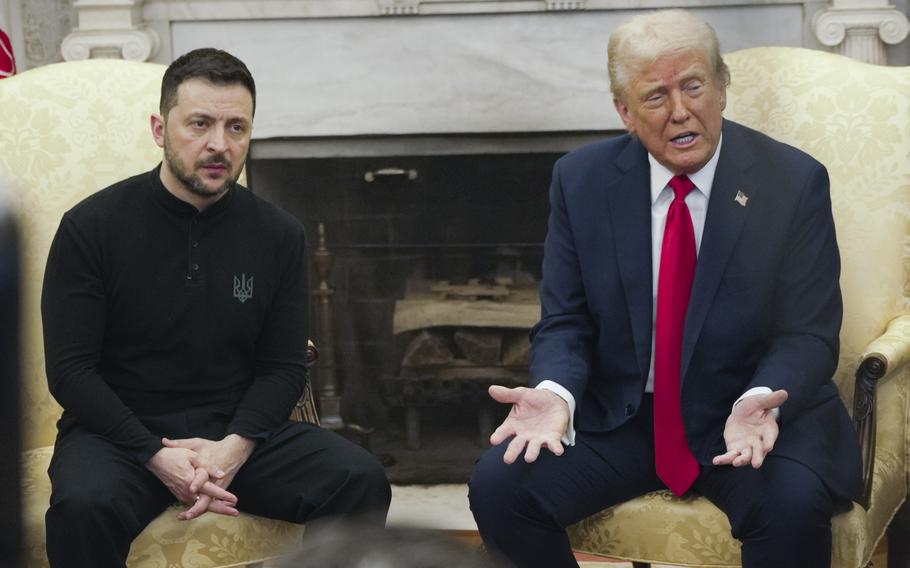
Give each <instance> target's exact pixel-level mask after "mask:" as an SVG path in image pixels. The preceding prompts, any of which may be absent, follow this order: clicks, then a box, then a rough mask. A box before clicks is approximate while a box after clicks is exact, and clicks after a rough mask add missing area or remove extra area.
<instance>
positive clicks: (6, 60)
mask: <svg viewBox="0 0 910 568" xmlns="http://www.w3.org/2000/svg"><path fill="white" fill-rule="evenodd" d="M7 4H8V3H7V2H6V0H0V79H3V78H4V77H9V76H10V75H15V74H16V58H15V57H13V43H12V42H11V41H10V39H9V35H8V31H9V20H8V19H7V15H8V6H7Z"/></svg>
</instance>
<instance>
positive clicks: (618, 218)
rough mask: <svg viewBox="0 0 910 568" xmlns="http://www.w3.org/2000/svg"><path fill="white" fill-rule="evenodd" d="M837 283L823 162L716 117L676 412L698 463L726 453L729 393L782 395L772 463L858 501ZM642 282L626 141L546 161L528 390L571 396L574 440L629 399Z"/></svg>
mask: <svg viewBox="0 0 910 568" xmlns="http://www.w3.org/2000/svg"><path fill="white" fill-rule="evenodd" d="M738 192H741V193H742V194H743V195H745V196H746V197H747V201H746V203H745V206H743V205H742V204H741V203H740V202H738V201H737V200H736V199H735V197H736V196H737V194H738ZM740 201H742V199H740ZM839 275H840V257H839V253H838V249H837V242H836V240H835V234H834V221H833V218H832V215H831V200H830V195H829V189H828V174H827V171H826V170H825V168H824V166H822V165H821V164H820V163H818V162H817V161H816V160H814V159H813V158H812V157H810V156H808V155H807V154H805V153H803V152H801V151H799V150H797V149H795V148H793V147H790V146H787V145H786V144H783V143H780V142H777V141H775V140H772V139H771V138H769V137H767V136H765V135H763V134H761V133H759V132H756V131H754V130H751V129H748V128H746V127H744V126H741V125H739V124H736V123H734V122H730V121H725V122H724V125H723V144H722V146H721V152H720V158H719V161H718V165H717V171H716V173H715V177H714V185H713V187H712V190H711V197H710V200H709V203H708V211H707V216H706V219H705V227H704V233H703V236H702V243H701V248H700V250H699V254H698V264H697V268H696V273H695V281H694V284H693V291H692V298H691V300H690V304H689V311H688V314H687V317H686V325H685V333H684V338H683V351H682V353H683V355H682V369H681V371H682V372H681V377H682V411H683V419H684V422H685V427H686V434H687V438H688V440H689V445H690V447H691V449H692V451H693V453H694V454H695V457H696V459H698V461H699V462H700V463H702V464H704V465H707V464H710V463H711V459H712V457H714V456H715V455H718V454H721V453H723V452H724V451H725V445H724V441H723V429H724V424H725V422H726V419H727V417H728V416H729V414H730V409H731V406H732V404H733V403H734V401H735V400H736V399H737V398H738V397H739V396H740V395H742V394H743V392H745V391H746V390H747V389H749V388H751V387H754V386H766V387H770V388H771V389H772V390H777V389H786V390H787V392H788V393H789V395H790V397H789V399H788V400H787V402H786V403H784V405H783V406H782V407H781V409H780V410H781V414H780V436H779V438H778V440H777V443H776V445H775V447H774V450H773V452H772V453H773V455H778V456H784V457H787V458H790V459H793V460H797V461H799V462H802V463H804V464H806V465H807V466H808V467H810V468H811V469H812V470H813V471H815V472H816V473H817V474H818V475H819V476H820V477H821V478H822V479H823V480H825V482H826V483H827V484H828V486H829V488H830V489H831V490H832V491H834V492H835V493H836V494H838V495H840V496H843V497H848V498H851V499H854V500H855V499H857V498H858V497H859V495H860V479H861V473H860V453H859V446H858V442H857V437H856V434H855V431H854V429H853V427H852V424H851V422H850V419H849V416H848V414H847V411H846V409H845V407H844V405H843V402H842V401H841V398H840V396H839V394H838V391H837V387H836V386H835V385H834V383H833V381H832V380H831V377H832V375H833V373H834V371H835V368H836V367H837V361H838V350H839V345H838V333H839V330H840V325H841V318H842V312H843V309H842V303H841V294H840V285H839V283H838V280H839ZM655 276H656V275H653V274H652V269H651V194H650V166H649V163H648V155H647V151H646V150H645V148H644V146H643V145H642V144H641V142H640V141H639V140H638V139H637V138H635V137H634V136H630V135H624V136H619V137H616V138H611V139H608V140H604V141H601V142H597V143H594V144H591V145H588V146H585V147H583V148H581V149H579V150H576V151H574V152H571V153H570V154H568V155H566V156H564V157H563V158H561V159H560V160H559V161H558V162H557V163H556V166H555V167H554V170H553V181H552V185H551V188H550V220H549V227H548V233H547V238H546V244H545V250H544V261H543V280H542V283H541V287H540V299H541V312H542V313H541V321H540V322H539V323H538V324H537V325H536V326H535V327H534V329H533V330H532V332H531V337H532V351H531V383H532V385H536V384H538V383H539V382H540V381H542V380H545V379H550V380H554V381H556V382H558V383H559V384H561V385H563V386H564V387H565V388H566V389H568V390H569V391H570V392H571V393H572V395H573V396H574V397H575V400H576V402H577V408H576V415H575V426H576V428H577V430H578V431H581V432H584V431H591V432H603V431H609V430H612V429H614V428H617V427H619V426H621V425H622V424H624V423H625V422H627V421H628V420H630V419H631V417H632V416H634V415H635V413H636V412H637V410H638V408H639V406H640V405H641V400H642V396H643V393H644V388H645V383H646V380H647V376H648V367H649V363H650V358H651V327H652V321H653V317H652V278H654V277H655Z"/></svg>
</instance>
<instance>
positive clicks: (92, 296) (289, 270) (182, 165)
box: [42, 49, 390, 568]
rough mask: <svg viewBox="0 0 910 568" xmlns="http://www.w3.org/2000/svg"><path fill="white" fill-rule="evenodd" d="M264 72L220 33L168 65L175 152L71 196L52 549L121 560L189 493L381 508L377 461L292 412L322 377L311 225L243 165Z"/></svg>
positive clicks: (57, 299) (56, 295) (53, 341)
mask: <svg viewBox="0 0 910 568" xmlns="http://www.w3.org/2000/svg"><path fill="white" fill-rule="evenodd" d="M255 95H256V90H255V84H254V82H253V78H252V76H251V75H250V73H249V71H248V70H247V68H246V66H245V65H244V64H243V63H242V62H241V61H239V60H238V59H236V58H235V57H233V56H231V55H229V54H227V53H225V52H223V51H219V50H215V49H199V50H195V51H192V52H190V53H188V54H186V55H184V56H182V57H180V58H178V59H177V60H176V61H174V63H173V64H171V66H170V67H168V69H167V71H166V72H165V75H164V79H163V81H162V88H161V106H160V112H161V114H160V115H153V116H152V117H151V127H152V134H153V136H154V138H155V142H156V143H157V144H158V145H159V146H161V147H162V148H163V149H164V160H163V161H162V163H161V164H160V165H159V166H158V167H157V168H155V169H154V170H152V171H151V172H146V173H144V174H140V175H137V176H135V177H133V178H130V179H127V180H124V181H121V182H119V183H117V184H114V185H113V186H111V187H108V188H106V189H104V190H102V191H100V192H99V193H96V194H95V195H93V196H91V197H89V198H88V199H86V200H85V201H83V202H82V203H80V204H78V205H76V206H75V207H74V208H73V209H72V210H70V211H69V212H67V213H66V214H65V215H64V217H63V220H62V222H61V224H60V228H59V230H58V232H57V236H56V237H55V239H54V243H53V245H52V247H51V252H50V256H49V258H48V265H47V271H46V274H45V280H44V291H43V297H42V315H43V320H44V335H45V353H46V359H47V361H46V362H47V375H48V383H49V386H50V390H51V392H52V393H53V395H54V397H55V398H56V399H57V401H58V402H59V403H60V404H61V405H62V406H63V409H64V412H63V416H62V418H61V419H60V422H59V424H58V430H59V432H58V436H57V442H56V447H55V451H54V457H53V461H52V462H51V466H50V469H49V474H50V477H51V483H52V494H51V504H50V505H51V506H50V509H49V510H48V513H47V517H46V525H47V548H48V558H49V559H50V562H51V564H52V565H53V566H64V565H65V566H91V567H93V568H98V567H106V566H124V565H125V561H126V557H127V554H128V552H129V547H130V543H131V542H132V540H133V539H134V538H135V537H136V535H138V534H139V532H141V531H142V529H143V528H144V527H145V526H146V524H148V523H149V522H150V521H151V520H152V519H153V518H154V517H155V516H157V515H158V514H160V513H161V512H162V511H163V510H164V509H165V508H166V507H167V506H168V505H169V504H171V503H172V502H174V500H175V499H176V500H179V501H180V502H183V503H185V504H186V505H187V509H186V510H185V511H183V512H182V513H181V514H180V516H179V518H181V519H184V520H189V519H193V518H195V517H198V516H199V515H202V514H204V513H206V512H212V513H217V514H224V515H237V514H238V511H245V512H250V513H253V514H257V515H261V516H265V517H270V518H278V519H284V520H287V521H292V522H297V523H303V522H312V521H314V520H318V519H321V518H324V517H330V516H353V515H358V516H366V517H368V518H370V519H372V522H375V523H382V522H384V518H385V513H386V511H387V510H388V506H389V500H390V491H389V485H388V481H387V480H386V478H385V474H384V472H383V470H382V467H381V465H380V464H379V463H378V461H377V460H376V459H374V458H373V457H372V456H371V455H370V454H368V453H367V452H365V451H363V450H362V449H361V448H360V447H358V446H356V445H354V444H352V443H350V442H348V441H346V440H345V439H343V438H341V437H339V436H337V435H335V434H333V433H331V432H328V431H325V430H321V429H319V428H317V427H315V426H312V425H309V424H305V423H298V422H291V421H289V420H288V416H289V414H290V411H291V409H292V407H293V405H294V403H295V402H296V401H297V399H298V398H299V397H300V395H301V393H302V391H303V387H304V384H305V382H306V380H307V371H306V366H305V363H306V347H307V330H308V302H309V293H308V292H309V289H308V282H307V262H306V242H305V237H304V231H303V227H302V226H301V225H300V223H299V222H298V221H296V220H295V219H294V218H293V217H291V216H290V215H288V214H287V213H285V212H283V211H281V210H280V209H278V208H277V207H274V206H273V205H271V204H269V203H266V202H265V201H263V200H261V199H259V198H257V197H256V196H254V195H252V194H251V193H250V192H249V191H247V190H246V189H245V188H243V187H241V186H239V185H237V184H236V181H237V178H238V176H239V175H240V172H241V170H242V168H243V164H244V161H245V159H246V156H247V151H248V149H249V142H250V135H251V130H252V126H253V114H254V111H255Z"/></svg>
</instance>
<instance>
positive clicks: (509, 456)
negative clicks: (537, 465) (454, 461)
mask: <svg viewBox="0 0 910 568" xmlns="http://www.w3.org/2000/svg"><path fill="white" fill-rule="evenodd" d="M490 396H492V397H493V399H494V400H496V401H497V402H501V403H504V404H511V405H512V410H511V411H510V412H509V415H508V416H507V417H506V419H505V420H504V421H503V423H502V424H501V425H500V426H499V428H497V429H496V431H495V432H493V435H492V436H490V443H491V444H493V445H494V446H498V445H499V444H501V443H502V442H503V441H504V440H506V439H508V438H509V437H512V441H511V442H509V446H508V448H507V449H506V452H505V454H504V455H503V461H505V462H506V463H513V462H514V461H515V460H516V459H517V458H518V456H519V455H521V452H522V450H525V447H527V449H526V450H525V461H526V462H528V463H532V462H534V461H535V460H536V459H537V457H538V456H539V455H540V449H541V447H542V446H546V447H547V448H548V449H549V450H550V451H551V452H553V453H554V454H556V455H557V456H561V455H562V453H563V451H564V449H563V447H562V442H561V441H560V440H561V439H562V436H563V434H565V432H566V428H568V425H569V405H568V404H567V403H566V401H564V400H563V399H562V398H560V397H559V396H558V395H556V394H555V393H553V392H551V391H548V390H543V389H529V388H525V387H517V388H512V389H510V388H506V387H502V386H498V385H494V386H491V387H490Z"/></svg>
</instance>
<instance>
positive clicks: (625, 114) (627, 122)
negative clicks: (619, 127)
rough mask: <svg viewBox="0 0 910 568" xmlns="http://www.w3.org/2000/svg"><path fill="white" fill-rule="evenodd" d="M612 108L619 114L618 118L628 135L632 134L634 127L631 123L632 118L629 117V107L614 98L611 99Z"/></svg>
mask: <svg viewBox="0 0 910 568" xmlns="http://www.w3.org/2000/svg"><path fill="white" fill-rule="evenodd" d="M613 106H614V107H616V112H617V113H618V114H619V118H621V119H622V123H623V126H625V127H626V130H627V131H628V132H629V134H634V133H635V126H634V125H633V123H632V117H631V116H629V107H628V106H627V105H626V103H624V102H622V101H621V100H619V99H616V98H614V99H613Z"/></svg>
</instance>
